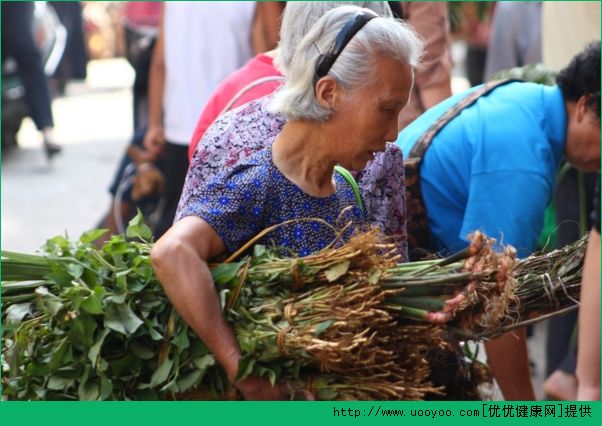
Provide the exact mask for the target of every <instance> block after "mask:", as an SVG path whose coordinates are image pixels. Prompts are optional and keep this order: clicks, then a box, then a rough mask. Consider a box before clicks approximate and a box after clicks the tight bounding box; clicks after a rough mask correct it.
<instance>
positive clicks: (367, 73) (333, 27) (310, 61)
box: [270, 6, 423, 121]
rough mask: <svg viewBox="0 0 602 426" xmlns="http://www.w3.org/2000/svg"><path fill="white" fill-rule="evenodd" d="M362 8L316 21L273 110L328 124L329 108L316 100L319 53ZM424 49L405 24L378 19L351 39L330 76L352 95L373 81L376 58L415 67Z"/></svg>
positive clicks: (347, 9) (343, 10)
mask: <svg viewBox="0 0 602 426" xmlns="http://www.w3.org/2000/svg"><path fill="white" fill-rule="evenodd" d="M287 7H288V6H287ZM362 10H363V9H361V8H359V7H355V6H341V7H338V8H336V9H333V10H331V11H329V12H327V13H326V14H325V15H324V16H323V17H322V18H320V20H318V22H316V24H315V25H314V27H313V28H312V29H311V31H310V32H309V33H308V34H307V35H306V36H305V37H304V38H303V39H302V40H301V43H300V44H299V46H298V47H297V50H296V52H295V54H294V55H293V60H292V62H291V66H290V69H289V72H288V75H287V80H286V83H285V85H284V86H283V87H282V88H281V89H280V90H279V91H278V92H277V93H276V94H275V96H274V99H273V100H272V102H271V104H270V110H271V111H272V112H274V113H280V114H283V115H284V116H285V117H286V118H287V120H300V119H307V120H314V121H325V120H327V119H328V118H329V117H330V110H329V109H327V108H324V107H322V106H320V105H319V104H318V102H317V101H316V97H315V91H314V76H315V70H316V62H317V59H318V56H319V55H320V52H322V53H326V52H329V51H330V50H332V48H333V46H334V40H335V38H336V36H337V34H338V33H339V31H340V30H341V28H342V27H343V26H344V25H345V24H346V23H347V22H348V21H349V20H351V19H353V17H354V16H355V15H356V14H357V13H358V12H361V11H362ZM422 46H423V43H422V41H421V39H420V37H419V36H418V35H417V34H416V33H415V32H414V31H413V30H412V29H411V27H410V26H408V25H407V24H405V23H403V22H402V21H400V20H398V19H394V18H390V17H377V18H374V19H372V20H370V21H369V22H368V23H367V24H366V25H364V27H363V28H362V29H360V30H359V32H357V33H356V34H355V35H354V36H353V38H352V39H351V41H350V42H349V43H348V44H347V46H346V47H345V48H344V49H343V51H342V53H341V54H340V56H339V57H338V58H337V59H336V61H335V62H334V64H333V66H332V68H331V69H330V71H329V72H328V75H330V76H331V77H333V78H335V79H336V81H337V82H338V83H339V84H340V85H341V86H342V87H343V88H344V89H345V90H348V91H350V92H353V91H355V90H357V89H359V88H361V87H363V86H365V85H366V84H369V83H371V82H372V73H373V72H374V61H375V56H376V55H382V56H384V57H387V58H392V59H394V60H396V61H399V62H400V63H404V64H408V65H410V66H412V67H413V68H415V67H417V66H418V64H419V61H420V57H421V55H422Z"/></svg>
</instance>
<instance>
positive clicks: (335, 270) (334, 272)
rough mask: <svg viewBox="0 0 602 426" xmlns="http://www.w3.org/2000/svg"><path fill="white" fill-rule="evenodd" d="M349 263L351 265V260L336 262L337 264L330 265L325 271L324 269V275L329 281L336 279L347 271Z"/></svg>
mask: <svg viewBox="0 0 602 426" xmlns="http://www.w3.org/2000/svg"><path fill="white" fill-rule="evenodd" d="M350 265H351V262H350V261H348V260H345V261H343V262H340V263H337V264H335V265H333V266H331V267H330V268H328V269H327V270H326V271H324V275H326V279H327V280H328V281H329V282H333V281H335V280H336V279H338V278H340V277H342V276H343V275H345V274H346V273H347V271H348V270H349V266H350Z"/></svg>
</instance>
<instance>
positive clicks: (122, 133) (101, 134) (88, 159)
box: [1, 60, 133, 252]
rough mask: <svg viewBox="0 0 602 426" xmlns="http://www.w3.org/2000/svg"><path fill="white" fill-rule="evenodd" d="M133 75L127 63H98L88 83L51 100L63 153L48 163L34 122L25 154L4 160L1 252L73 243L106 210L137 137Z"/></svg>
mask: <svg viewBox="0 0 602 426" xmlns="http://www.w3.org/2000/svg"><path fill="white" fill-rule="evenodd" d="M132 81H133V71H132V69H131V68H130V67H129V65H128V64H127V63H126V62H125V61H123V60H109V61H92V62H91V63H90V66H89V77H88V80H87V82H86V83H77V84H71V85H69V86H68V89H67V92H66V96H64V97H61V98H58V99H56V100H55V101H54V102H53V112H54V119H55V125H56V127H55V137H56V140H57V142H59V143H61V144H62V145H63V152H62V153H61V155H59V156H57V157H56V158H55V159H53V161H52V163H51V164H48V163H47V161H46V158H45V156H44V153H43V150H42V148H41V141H40V137H39V134H38V132H36V131H35V127H34V126H33V123H32V122H31V121H30V120H27V121H26V122H24V124H23V126H22V128H21V131H20V133H19V141H20V142H19V144H20V147H19V149H13V150H11V151H9V152H7V153H3V155H2V205H1V207H2V248H4V249H9V250H17V251H29V252H31V251H34V250H36V249H37V248H38V247H40V246H41V245H42V244H44V242H45V240H46V239H47V238H49V237H52V236H54V235H57V234H64V233H65V232H67V233H68V234H69V235H70V236H72V237H75V236H79V234H80V233H81V232H83V231H85V230H87V229H90V228H92V227H94V226H95V225H96V223H97V221H98V220H99V218H100V217H101V215H102V213H103V211H104V210H105V209H106V208H107V206H108V202H109V198H108V194H107V187H108V185H109V183H110V181H111V179H112V176H113V173H114V170H115V167H116V164H117V161H118V159H119V158H120V156H121V154H122V152H123V149H124V147H125V146H126V143H127V140H128V137H129V136H130V135H131V132H132V130H131V128H132V124H131V94H130V87H131V84H132Z"/></svg>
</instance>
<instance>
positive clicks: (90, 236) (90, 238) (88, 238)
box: [79, 229, 109, 244]
mask: <svg viewBox="0 0 602 426" xmlns="http://www.w3.org/2000/svg"><path fill="white" fill-rule="evenodd" d="M108 231H109V230H108V229H92V230H90V231H86V232H84V233H83V234H82V235H81V237H79V240H80V241H81V242H82V243H84V244H89V243H92V242H94V241H96V240H98V239H99V238H100V237H102V236H103V235H104V234H106V233H107V232H108Z"/></svg>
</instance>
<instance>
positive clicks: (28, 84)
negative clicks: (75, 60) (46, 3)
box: [2, 2, 61, 160]
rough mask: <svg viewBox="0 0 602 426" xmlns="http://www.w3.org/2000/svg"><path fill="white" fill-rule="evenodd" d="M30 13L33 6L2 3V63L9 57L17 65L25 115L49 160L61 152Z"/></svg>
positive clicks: (23, 3) (25, 3)
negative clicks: (28, 118)
mask: <svg viewBox="0 0 602 426" xmlns="http://www.w3.org/2000/svg"><path fill="white" fill-rule="evenodd" d="M33 12H34V4H33V3H27V2H2V60H3V61H4V58H5V57H6V56H12V57H13V58H14V59H15V61H16V62H17V66H18V68H19V71H18V72H19V77H20V78H21V80H22V81H23V86H24V87H25V101H26V102H27V106H28V107H29V113H30V114H31V118H32V119H33V122H34V123H35V125H36V127H37V129H38V130H39V131H40V132H42V136H43V143H44V151H45V152H46V157H47V158H48V159H49V160H50V159H51V158H52V157H54V156H55V155H56V154H58V153H60V152H61V147H60V146H59V145H57V144H56V143H55V141H54V138H53V128H54V120H53V118H52V107H51V100H50V90H49V88H48V80H47V78H46V74H44V65H43V64H42V55H41V54H40V51H39V49H38V47H37V46H36V43H35V40H34V34H33Z"/></svg>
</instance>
